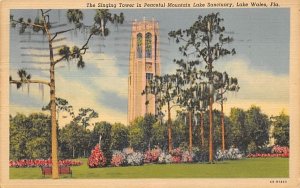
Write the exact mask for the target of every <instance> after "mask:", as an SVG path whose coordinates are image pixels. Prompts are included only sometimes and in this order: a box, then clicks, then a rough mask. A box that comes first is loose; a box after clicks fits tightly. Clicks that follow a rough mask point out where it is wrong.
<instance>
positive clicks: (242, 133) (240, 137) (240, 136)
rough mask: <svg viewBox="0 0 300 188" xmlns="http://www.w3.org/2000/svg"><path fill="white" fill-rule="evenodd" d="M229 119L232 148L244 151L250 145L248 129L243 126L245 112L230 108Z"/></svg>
mask: <svg viewBox="0 0 300 188" xmlns="http://www.w3.org/2000/svg"><path fill="white" fill-rule="evenodd" d="M229 119H230V122H231V127H232V128H231V135H232V144H233V146H234V147H237V148H239V149H240V150H242V151H246V150H247V147H248V144H249V143H250V138H249V129H248V127H247V126H246V125H245V120H246V112H245V111H244V110H243V109H241V108H231V111H230V116H229Z"/></svg>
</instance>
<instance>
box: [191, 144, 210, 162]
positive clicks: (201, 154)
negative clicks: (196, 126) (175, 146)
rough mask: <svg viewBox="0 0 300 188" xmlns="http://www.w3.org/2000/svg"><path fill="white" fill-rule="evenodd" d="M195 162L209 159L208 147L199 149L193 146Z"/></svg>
mask: <svg viewBox="0 0 300 188" xmlns="http://www.w3.org/2000/svg"><path fill="white" fill-rule="evenodd" d="M192 152H193V162H204V161H208V149H207V148H204V149H199V148H198V147H194V148H193V151H192Z"/></svg>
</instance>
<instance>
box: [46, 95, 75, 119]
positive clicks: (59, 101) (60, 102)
mask: <svg viewBox="0 0 300 188" xmlns="http://www.w3.org/2000/svg"><path fill="white" fill-rule="evenodd" d="M55 103H56V114H57V121H59V113H60V112H68V113H69V114H70V115H71V116H72V117H73V118H74V111H73V106H72V105H70V104H69V102H68V101H67V100H66V99H63V98H59V97H56V100H55ZM50 107H51V102H49V103H48V105H47V106H43V107H42V110H49V111H50V109H51V108H50Z"/></svg>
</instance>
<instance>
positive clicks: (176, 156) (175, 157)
mask: <svg viewBox="0 0 300 188" xmlns="http://www.w3.org/2000/svg"><path fill="white" fill-rule="evenodd" d="M182 154H183V151H182V150H181V148H175V149H172V150H171V151H170V155H171V156H172V157H171V161H172V163H180V162H181V157H182Z"/></svg>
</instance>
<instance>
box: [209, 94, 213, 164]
mask: <svg viewBox="0 0 300 188" xmlns="http://www.w3.org/2000/svg"><path fill="white" fill-rule="evenodd" d="M209 100H210V101H209V162H210V163H212V162H213V112H212V108H213V96H210V98H209Z"/></svg>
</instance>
